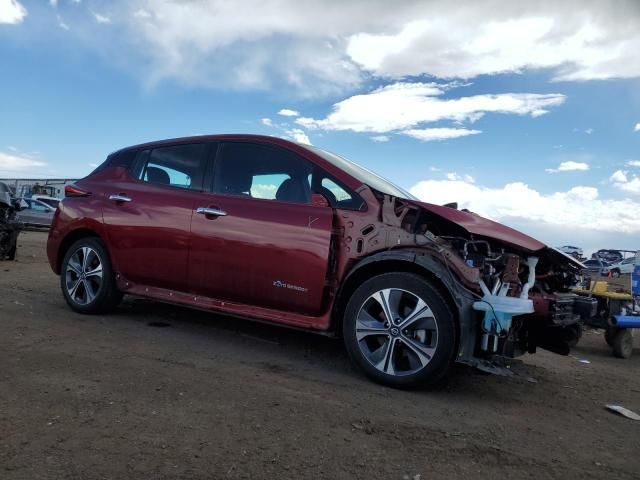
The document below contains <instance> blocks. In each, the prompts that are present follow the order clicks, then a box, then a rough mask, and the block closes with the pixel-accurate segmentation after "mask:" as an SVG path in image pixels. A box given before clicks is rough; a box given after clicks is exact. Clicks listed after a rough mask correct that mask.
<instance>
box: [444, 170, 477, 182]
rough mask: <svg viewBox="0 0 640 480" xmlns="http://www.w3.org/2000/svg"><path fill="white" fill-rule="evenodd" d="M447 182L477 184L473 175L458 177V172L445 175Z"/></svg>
mask: <svg viewBox="0 0 640 480" xmlns="http://www.w3.org/2000/svg"><path fill="white" fill-rule="evenodd" d="M445 176H446V177H447V180H449V181H451V182H455V181H458V180H459V181H463V182H467V183H476V181H475V179H474V178H473V177H472V176H471V175H466V174H465V175H458V174H457V173H456V172H449V173H447V174H446V175H445Z"/></svg>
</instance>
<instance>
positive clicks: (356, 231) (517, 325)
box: [345, 192, 596, 366]
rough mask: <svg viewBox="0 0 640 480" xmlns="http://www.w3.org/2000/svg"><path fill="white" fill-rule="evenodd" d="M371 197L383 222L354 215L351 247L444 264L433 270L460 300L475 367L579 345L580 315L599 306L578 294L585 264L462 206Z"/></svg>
mask: <svg viewBox="0 0 640 480" xmlns="http://www.w3.org/2000/svg"><path fill="white" fill-rule="evenodd" d="M360 193H361V194H366V193H369V192H360ZM373 194H374V195H375V196H376V197H377V198H378V200H379V201H380V204H381V211H380V218H381V224H380V225H371V224H369V225H359V224H358V222H357V221H353V220H356V219H355V218H350V219H349V220H350V221H347V222H346V223H345V229H346V235H345V236H346V237H347V238H346V239H347V241H348V242H350V243H351V244H352V246H353V248H350V249H349V251H351V252H353V253H355V256H357V257H360V256H364V255H367V254H370V253H373V252H376V251H380V250H383V249H387V250H395V249H407V248H411V247H413V248H417V249H419V250H416V261H417V262H419V261H420V258H421V257H422V256H425V257H431V258H432V259H433V260H435V261H436V262H438V263H439V264H440V265H441V266H442V267H444V269H443V270H444V271H441V272H435V273H436V276H437V277H438V278H440V279H442V280H443V281H444V283H445V284H447V285H448V289H449V290H450V292H452V293H453V294H454V297H455V298H456V303H457V304H458V312H459V316H460V318H459V320H460V324H461V335H460V353H459V357H458V361H463V362H466V363H470V364H475V365H476V366H477V364H478V361H481V360H482V359H490V358H492V357H495V356H496V355H498V356H508V357H514V356H517V355H521V354H523V353H526V352H529V353H534V352H535V351H536V348H537V347H540V348H544V349H547V350H550V351H553V352H555V353H559V354H562V355H567V354H568V353H569V350H570V348H571V346H572V345H575V343H577V341H578V339H579V337H580V335H581V328H580V321H581V319H584V318H589V317H591V316H593V315H594V314H595V310H596V302H595V300H594V299H591V298H586V297H581V296H579V295H577V294H574V293H572V287H573V286H575V285H576V284H578V283H579V282H580V281H581V275H580V274H581V270H583V268H584V267H583V265H582V264H581V263H580V262H578V261H576V260H575V259H573V258H572V257H569V256H567V255H565V254H564V253H562V252H560V251H558V250H556V249H553V248H549V247H547V246H546V245H544V244H542V243H540V242H538V241H537V240H535V239H533V238H531V237H528V236H526V235H524V234H521V233H520V232H517V231H515V230H512V229H510V228H509V227H505V226H504V225H500V224H497V223H495V222H492V221H490V220H487V219H484V218H482V217H480V216H477V215H475V214H473V213H471V212H468V211H460V210H457V208H456V206H452V205H450V206H444V207H441V206H435V205H429V204H423V203H422V202H417V201H412V200H404V199H398V198H394V197H390V196H388V195H382V194H378V193H373ZM474 230H475V231H474Z"/></svg>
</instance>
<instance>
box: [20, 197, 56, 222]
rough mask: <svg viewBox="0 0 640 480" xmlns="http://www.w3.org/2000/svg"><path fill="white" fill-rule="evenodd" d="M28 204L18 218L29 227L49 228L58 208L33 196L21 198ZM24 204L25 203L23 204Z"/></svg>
mask: <svg viewBox="0 0 640 480" xmlns="http://www.w3.org/2000/svg"><path fill="white" fill-rule="evenodd" d="M20 200H22V201H24V202H25V203H26V204H27V206H26V207H24V208H23V210H21V211H20V212H19V213H18V218H19V219H20V221H21V222H23V223H24V224H25V226H28V227H39V228H49V227H50V226H51V222H52V221H53V214H54V213H55V211H56V209H55V208H53V207H52V206H51V205H47V204H46V203H44V202H42V201H40V200H34V199H33V198H21V199H20ZM23 205H24V204H23Z"/></svg>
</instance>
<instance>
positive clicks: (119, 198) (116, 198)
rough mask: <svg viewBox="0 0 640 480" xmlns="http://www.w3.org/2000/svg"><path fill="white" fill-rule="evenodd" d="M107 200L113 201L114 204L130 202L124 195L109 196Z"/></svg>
mask: <svg viewBox="0 0 640 480" xmlns="http://www.w3.org/2000/svg"><path fill="white" fill-rule="evenodd" d="M109 200H113V201H114V202H130V201H131V199H130V198H129V197H127V196H126V195H125V194H124V193H118V194H115V195H109Z"/></svg>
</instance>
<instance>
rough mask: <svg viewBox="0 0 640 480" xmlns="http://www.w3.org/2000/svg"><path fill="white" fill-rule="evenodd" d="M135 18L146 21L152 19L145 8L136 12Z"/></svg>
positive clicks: (134, 13)
mask: <svg viewBox="0 0 640 480" xmlns="http://www.w3.org/2000/svg"><path fill="white" fill-rule="evenodd" d="M133 16H134V17H136V18H141V19H143V20H144V19H148V18H151V13H149V12H148V11H147V10H145V9H144V8H140V9H138V10H136V11H135V12H133Z"/></svg>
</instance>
